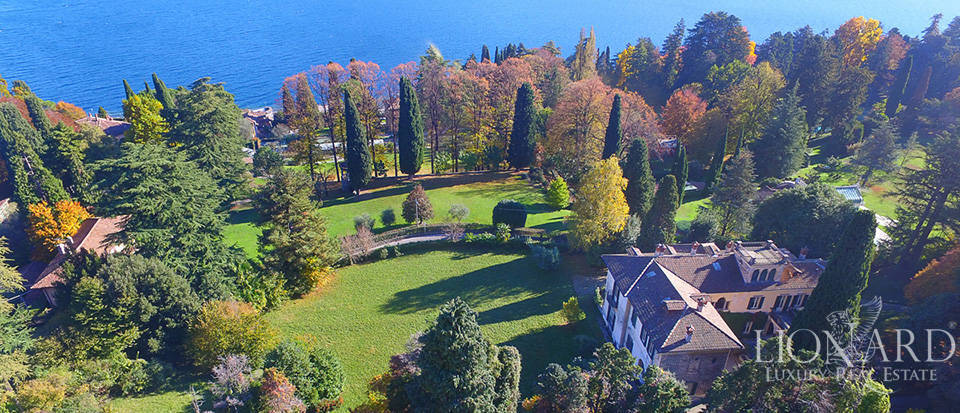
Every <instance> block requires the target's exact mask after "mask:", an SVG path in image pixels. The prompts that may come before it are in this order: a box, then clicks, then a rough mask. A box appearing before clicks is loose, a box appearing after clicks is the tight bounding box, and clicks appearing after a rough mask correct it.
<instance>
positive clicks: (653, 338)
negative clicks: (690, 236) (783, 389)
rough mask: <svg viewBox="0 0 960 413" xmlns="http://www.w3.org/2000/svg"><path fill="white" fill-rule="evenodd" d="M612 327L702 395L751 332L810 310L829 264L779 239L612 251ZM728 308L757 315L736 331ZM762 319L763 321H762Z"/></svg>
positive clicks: (605, 307)
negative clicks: (793, 250)
mask: <svg viewBox="0 0 960 413" xmlns="http://www.w3.org/2000/svg"><path fill="white" fill-rule="evenodd" d="M602 258H603V261H604V263H605V264H606V266H607V277H606V284H605V285H606V287H605V291H606V297H605V298H604V300H603V304H602V306H601V311H602V314H603V318H604V324H605V328H606V331H607V333H608V334H609V335H610V337H611V339H612V341H613V344H614V345H616V346H617V347H618V348H627V349H629V350H630V352H631V353H633V355H634V357H636V358H637V360H638V362H639V363H640V364H641V365H642V366H643V367H644V368H647V367H649V366H659V367H660V368H663V369H665V370H669V371H671V372H673V373H674V374H676V376H677V378H678V379H680V380H683V381H684V382H686V383H687V389H688V390H689V391H690V393H691V394H693V395H702V394H704V393H705V392H706V390H707V389H708V388H709V387H710V383H711V382H713V380H714V379H715V378H716V377H718V376H719V375H720V374H721V373H722V372H723V370H729V369H732V368H734V367H736V366H737V365H738V364H739V361H740V356H741V354H742V353H743V350H744V348H745V346H744V344H743V342H742V341H741V339H740V336H741V335H743V336H745V337H749V332H750V331H749V330H762V332H763V334H766V335H769V334H775V333H776V332H778V331H780V330H786V329H788V328H789V323H790V320H791V319H792V314H793V312H794V310H797V309H800V308H803V305H804V304H805V303H806V301H807V297H809V296H810V293H811V292H812V291H813V288H814V287H815V286H816V285H817V281H818V280H819V277H820V274H821V273H822V272H823V269H824V263H823V261H822V260H819V259H816V260H814V259H807V258H806V257H805V251H802V252H801V254H800V256H799V257H797V256H794V255H793V254H792V253H791V252H790V251H788V250H786V249H783V248H778V247H777V246H776V244H774V243H773V242H772V241H766V242H730V243H729V244H728V245H727V246H726V248H724V249H720V248H719V247H717V245H715V244H713V243H704V244H700V243H693V244H677V245H662V244H661V245H659V246H657V248H656V251H654V252H653V253H652V254H644V253H642V252H641V251H640V250H639V249H637V248H630V249H629V250H628V252H627V253H626V254H611V255H604V256H603V257H602ZM721 313H729V314H737V313H740V314H745V315H747V316H748V317H747V318H750V319H751V321H748V322H747V323H746V324H745V325H744V326H737V327H736V328H737V329H738V330H739V331H735V330H734V328H732V326H731V325H729V323H728V321H726V320H725V317H724V316H723V315H721ZM754 320H761V321H754Z"/></svg>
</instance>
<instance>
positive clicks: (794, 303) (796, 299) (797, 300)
mask: <svg viewBox="0 0 960 413" xmlns="http://www.w3.org/2000/svg"><path fill="white" fill-rule="evenodd" d="M801 299H803V294H797V295H795V296H793V299H792V300H790V307H791V308H793V307H799V306H800V300H801Z"/></svg>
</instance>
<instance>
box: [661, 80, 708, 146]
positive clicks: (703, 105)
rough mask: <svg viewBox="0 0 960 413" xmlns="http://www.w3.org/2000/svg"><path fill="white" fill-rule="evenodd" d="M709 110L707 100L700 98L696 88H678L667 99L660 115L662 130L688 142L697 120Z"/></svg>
mask: <svg viewBox="0 0 960 413" xmlns="http://www.w3.org/2000/svg"><path fill="white" fill-rule="evenodd" d="M706 112H707V102H705V101H704V100H703V99H700V96H699V95H698V94H697V91H696V90H695V88H692V87H689V86H688V87H683V88H680V89H677V90H675V91H674V92H673V95H671V96H670V99H667V104H666V105H664V107H663V113H662V114H661V117H660V130H662V131H663V133H665V134H667V135H672V136H675V137H677V138H679V139H680V141H681V142H684V143H687V141H688V139H689V138H690V134H691V133H693V129H694V128H695V127H696V125H697V121H699V120H700V118H701V117H702V116H703V114H704V113H706Z"/></svg>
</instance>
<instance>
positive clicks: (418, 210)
mask: <svg viewBox="0 0 960 413" xmlns="http://www.w3.org/2000/svg"><path fill="white" fill-rule="evenodd" d="M401 208H402V211H401V215H402V216H403V219H404V220H406V221H407V222H409V223H411V224H412V223H414V222H416V223H417V224H422V223H423V221H429V220H430V219H432V218H433V204H431V203H430V198H427V193H426V192H425V191H424V190H423V186H422V185H420V184H417V185H415V186H414V187H413V189H412V190H411V191H410V193H409V194H407V197H406V198H405V199H404V200H403V204H402V205H401Z"/></svg>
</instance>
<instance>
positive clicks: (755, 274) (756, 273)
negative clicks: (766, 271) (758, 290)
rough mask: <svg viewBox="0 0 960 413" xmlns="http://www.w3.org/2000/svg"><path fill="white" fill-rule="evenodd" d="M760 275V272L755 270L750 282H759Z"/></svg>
mask: <svg viewBox="0 0 960 413" xmlns="http://www.w3.org/2000/svg"><path fill="white" fill-rule="evenodd" d="M759 275H760V270H753V275H752V276H750V282H752V283H755V282H757V276H759Z"/></svg>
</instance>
